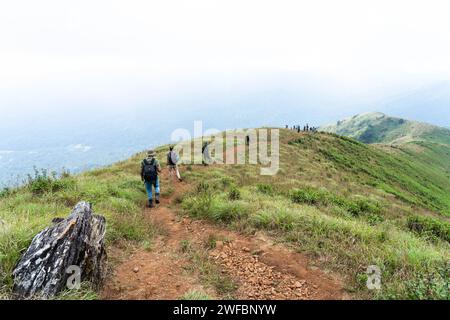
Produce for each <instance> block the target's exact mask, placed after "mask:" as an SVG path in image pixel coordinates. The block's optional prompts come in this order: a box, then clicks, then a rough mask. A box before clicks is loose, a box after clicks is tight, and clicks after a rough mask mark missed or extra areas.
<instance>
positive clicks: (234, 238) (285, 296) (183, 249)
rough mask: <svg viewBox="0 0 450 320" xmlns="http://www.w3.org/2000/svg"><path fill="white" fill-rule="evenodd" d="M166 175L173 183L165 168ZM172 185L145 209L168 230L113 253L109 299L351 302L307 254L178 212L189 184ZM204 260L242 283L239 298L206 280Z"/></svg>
mask: <svg viewBox="0 0 450 320" xmlns="http://www.w3.org/2000/svg"><path fill="white" fill-rule="evenodd" d="M162 177H165V178H167V172H166V170H164V172H163V174H162ZM169 183H170V182H169ZM172 184H173V186H174V189H175V191H174V192H173V193H172V194H171V195H170V196H167V197H163V198H162V199H161V204H159V205H158V206H157V207H156V208H152V209H149V208H146V209H145V210H144V212H143V214H144V215H145V217H146V218H147V219H149V220H150V221H151V222H152V223H153V224H155V225H156V226H158V227H159V228H160V229H162V230H163V232H162V235H160V236H158V237H157V239H155V241H154V242H153V243H152V245H151V249H150V250H144V249H133V250H132V252H131V254H130V253H128V252H126V250H124V249H123V248H119V247H113V248H109V257H110V260H113V261H116V262H117V263H116V264H115V268H114V270H113V271H112V273H111V275H110V276H109V278H108V280H107V281H106V284H105V286H104V289H103V291H102V292H101V298H102V299H110V300H122V299H124V300H125V299H126V300H177V299H180V298H182V297H183V296H184V295H185V294H187V293H189V292H201V293H204V294H207V295H208V296H209V297H210V298H213V299H239V300H310V299H312V300H322V299H331V300H340V299H345V293H344V290H343V288H342V283H341V282H340V281H339V280H337V279H336V278H335V277H334V278H333V277H332V276H331V275H328V274H325V273H324V272H322V271H320V270H319V269H317V268H315V267H311V266H310V265H309V263H308V258H307V257H306V256H304V255H302V254H299V253H296V252H293V251H292V250H290V249H288V248H287V247H285V246H283V245H280V244H275V243H274V242H273V241H271V239H270V238H269V237H267V236H265V235H264V234H263V233H257V234H255V235H254V236H247V235H242V234H239V233H237V232H233V231H230V230H226V229H222V228H220V227H219V226H216V225H212V224H211V223H208V222H206V221H201V220H192V219H190V218H187V217H183V216H181V215H179V214H177V213H176V210H175V199H177V197H178V196H179V195H182V194H183V193H184V192H187V191H188V190H189V188H190V186H189V185H188V184H186V183H184V182H182V183H180V182H175V180H173V182H172ZM210 239H215V240H214V243H215V245H214V246H211V247H209V248H208V247H207V244H208V243H209V242H210V241H211V240H210ZM192 252H201V253H203V256H204V257H205V259H206V262H205V261H203V260H205V259H203V260H200V262H199V261H197V260H195V261H193V259H192ZM199 263H203V264H205V263H207V264H211V265H213V266H214V267H215V268H216V269H217V273H218V275H216V279H220V278H221V277H222V276H223V277H227V278H229V279H231V280H232V283H233V284H234V285H235V287H234V289H233V292H232V294H231V295H230V293H227V294H224V292H221V291H222V290H220V285H219V287H218V288H217V287H215V286H212V285H210V284H209V283H208V282H205V281H204V279H203V278H204V276H203V275H202V271H201V270H202V267H204V265H199ZM219 281H220V280H219Z"/></svg>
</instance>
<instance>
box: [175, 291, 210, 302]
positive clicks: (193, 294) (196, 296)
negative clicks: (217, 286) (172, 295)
mask: <svg viewBox="0 0 450 320" xmlns="http://www.w3.org/2000/svg"><path fill="white" fill-rule="evenodd" d="M180 300H186V301H196V300H198V301H201V300H212V298H211V297H210V296H208V295H207V294H206V293H203V292H198V291H189V292H187V293H185V294H184V295H183V296H182V297H181V299H180Z"/></svg>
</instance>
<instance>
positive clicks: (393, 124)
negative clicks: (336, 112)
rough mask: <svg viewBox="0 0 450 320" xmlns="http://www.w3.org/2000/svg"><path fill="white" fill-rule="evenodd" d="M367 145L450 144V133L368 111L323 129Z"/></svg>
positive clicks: (425, 124)
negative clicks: (425, 142) (423, 142)
mask: <svg viewBox="0 0 450 320" xmlns="http://www.w3.org/2000/svg"><path fill="white" fill-rule="evenodd" d="M320 130H321V131H324V132H330V133H336V134H339V135H343V136H347V137H350V138H354V139H357V140H359V141H361V142H364V143H383V144H391V145H400V144H405V143H408V142H417V141H427V142H434V143H443V144H447V145H448V144H450V130H449V129H447V128H444V127H439V126H435V125H432V124H429V123H425V122H418V121H412V120H406V119H403V118H398V117H392V116H388V115H386V114H384V113H382V112H366V113H361V114H357V115H355V116H353V117H348V118H345V119H343V120H339V121H337V122H336V123H334V124H328V125H325V126H322V127H320Z"/></svg>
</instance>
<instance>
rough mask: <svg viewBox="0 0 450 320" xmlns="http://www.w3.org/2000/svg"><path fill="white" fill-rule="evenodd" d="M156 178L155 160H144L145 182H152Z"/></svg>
mask: <svg viewBox="0 0 450 320" xmlns="http://www.w3.org/2000/svg"><path fill="white" fill-rule="evenodd" d="M157 178H158V168H157V167H156V160H155V159H152V161H151V162H148V160H147V159H145V160H144V180H145V181H147V182H154V181H156V179H157Z"/></svg>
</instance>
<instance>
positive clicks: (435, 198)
mask: <svg viewBox="0 0 450 320" xmlns="http://www.w3.org/2000/svg"><path fill="white" fill-rule="evenodd" d="M368 119H371V121H368ZM344 125H345V127H346V128H347V129H346V130H348V131H345V132H344V131H339V133H341V134H344V133H346V134H348V135H350V134H351V132H350V128H353V129H354V130H357V129H358V128H359V129H360V130H361V132H358V133H356V134H355V135H354V136H355V137H361V136H363V137H365V136H366V137H370V139H369V138H367V139H368V140H367V141H370V142H377V144H374V145H370V144H364V143H361V142H359V141H357V140H354V139H352V138H348V137H344V136H341V135H337V134H335V133H326V132H322V133H304V132H301V133H297V132H296V131H292V130H285V129H282V130H280V171H279V172H278V174H277V175H276V176H261V175H260V174H259V172H260V171H259V169H260V167H259V166H256V165H250V164H244V165H211V166H202V165H186V166H182V175H183V177H184V180H185V182H184V184H183V186H182V188H181V186H180V185H177V184H174V183H173V182H170V180H169V179H168V177H167V176H166V175H164V176H163V179H162V183H161V185H162V188H163V192H162V197H163V206H164V207H163V208H161V209H162V210H164V211H161V213H163V212H166V214H167V213H168V212H170V214H171V215H173V218H170V219H168V220H167V221H159V222H158V223H154V222H153V220H152V219H149V215H148V214H143V208H144V205H145V201H146V195H145V191H144V188H143V186H142V184H141V182H140V177H139V174H138V172H139V163H140V160H141V159H142V158H143V157H144V153H140V154H136V155H134V156H133V157H131V158H130V159H129V160H126V161H122V162H119V163H116V164H114V165H111V166H108V167H105V168H102V169H95V170H91V171H88V172H85V173H81V174H78V175H69V174H65V175H63V176H62V177H59V178H53V177H49V176H47V175H45V174H43V173H37V174H36V176H35V177H34V178H33V179H31V180H30V181H29V182H28V184H27V185H25V186H23V187H21V188H18V189H9V190H4V191H3V192H2V193H1V194H0V222H2V224H1V225H0V227H1V228H0V296H1V295H3V297H8V296H9V295H10V290H11V287H12V281H13V280H12V278H11V270H12V268H13V267H14V264H15V263H16V261H17V260H18V258H19V257H20V255H21V253H22V252H23V250H24V249H25V248H26V247H27V246H28V244H29V243H30V241H31V239H32V238H33V236H34V235H35V234H36V233H37V232H38V231H39V230H41V229H42V228H43V227H45V226H47V225H49V224H50V223H51V220H52V219H53V218H54V217H58V216H64V214H65V213H67V212H69V211H70V209H71V207H72V206H73V205H74V204H76V203H77V202H78V201H81V200H84V201H89V202H91V203H93V204H94V208H95V210H96V212H98V213H101V214H103V215H105V216H106V218H107V222H108V227H107V241H108V250H109V251H111V252H113V258H114V259H112V261H111V267H112V269H113V270H119V271H120V270H123V269H124V268H125V269H127V268H128V269H129V266H130V265H131V266H132V264H133V263H134V262H133V261H134V260H133V259H136V258H135V255H133V253H136V252H138V253H139V252H144V253H142V254H141V256H139V257H140V258H139V259H141V260H139V263H142V261H143V260H142V259H144V258H142V257H148V255H157V257H160V256H158V254H164V256H165V257H167V256H172V257H175V256H181V258H180V259H183V261H185V262H184V263H186V264H187V265H186V267H185V268H184V269H183V270H184V271H186V270H191V272H192V273H191V275H192V277H195V279H196V280H195V281H198V282H200V283H201V284H202V286H203V287H204V288H205V290H206V291H207V292H208V293H210V296H211V294H212V296H214V297H217V298H219V299H221V298H224V299H226V298H228V299H229V298H238V297H240V296H239V294H238V293H239V292H240V291H242V290H244V289H243V288H245V287H243V286H244V284H243V282H242V281H243V280H242V279H239V277H235V276H234V275H236V274H239V273H238V272H237V273H233V272H231V271H230V272H228V271H227V270H228V269H226V268H225V267H226V266H227V263H229V261H228V262H225V264H224V265H225V267H223V266H222V265H217V264H216V263H215V262H214V261H215V260H214V259H212V258H211V255H212V254H213V253H214V252H215V251H214V250H220V248H221V247H222V246H223V245H224V243H225V244H226V243H228V241H230V240H229V239H227V238H220V239H219V238H217V235H216V236H215V235H211V236H210V238H208V240H207V241H206V242H201V243H197V242H196V241H194V240H195V235H194V233H189V232H188V233H184V234H183V237H186V238H183V239H177V240H176V241H179V242H174V241H175V240H173V239H172V240H171V238H170V237H169V238H168V236H167V234H168V232H169V231H170V230H172V229H173V228H175V230H178V229H176V228H180V229H179V230H185V229H186V226H185V225H183V223H184V222H185V219H192V220H194V221H196V220H198V221H199V222H201V223H206V224H211V225H214V226H215V228H219V230H224V232H225V231H227V232H234V234H240V235H243V236H245V237H246V238H248V239H261V238H262V239H265V243H281V244H282V245H283V246H284V247H285V248H287V249H288V250H291V251H292V252H297V253H300V254H302V255H305V256H306V257H308V260H309V261H310V262H309V266H310V267H308V268H309V269H313V268H314V269H320V270H321V271H322V272H324V273H326V274H330V275H331V274H332V275H335V276H337V277H338V278H339V279H341V281H342V283H343V287H344V288H345V291H346V294H347V295H348V297H349V298H371V299H448V298H449V297H450V294H449V292H448V277H447V275H448V272H449V269H448V268H449V266H448V265H447V264H446V263H447V262H448V261H449V259H450V254H449V252H450V250H449V249H450V219H449V217H450V168H449V163H450V161H448V157H449V154H450V147H449V145H447V144H445V141H446V139H448V137H447V136H446V131H440V130H438V129H435V128H433V127H429V126H425V125H421V126H417V125H415V124H414V123H408V122H407V121H401V120H399V119H394V118H389V117H386V116H384V115H381V114H365V115H361V116H358V117H355V118H354V119H353V121H349V120H347V121H345V122H342V123H341V124H340V125H338V126H339V127H340V128H343V127H344ZM369 127H370V128H372V129H371V130H372V131H373V134H368V135H365V132H367V128H369ZM364 128H366V129H364ZM407 128H408V130H406V129H407ZM414 128H415V130H416V131H414V130H413V129H414ZM330 130H331V129H330ZM342 130H343V129H342ZM434 130H437V131H434ZM430 132H431V133H430ZM438 133H439V134H438ZM405 137H407V138H405ZM387 141H389V142H390V143H386V142H387ZM400 141H402V143H399V142H400ZM381 142H384V143H383V144H381ZM167 151H168V146H161V147H160V148H158V149H157V153H158V157H159V158H160V159H164V158H165V153H166V152H167ZM174 195H176V196H174ZM172 198H173V201H171V202H169V199H172ZM150 216H151V215H150ZM205 228H206V229H207V227H205ZM168 230H169V231H168ZM187 230H189V227H188V229H187ZM201 230H203V229H199V230H198V232H200V233H201ZM216 231H217V230H216ZM215 237H216V238H215ZM164 239H166V240H164ZM161 241H162V243H163V244H167V246H164V245H163V246H162V247H161V246H158V243H160V242H161ZM165 241H166V242H165ZM255 241H256V240H255ZM258 241H259V240H258ZM178 243H179V246H178V247H177V244H178ZM270 246H272V245H270ZM270 246H269V247H270ZM155 247H156V248H162V249H161V250H168V251H170V250H171V251H170V252H162V253H161V252H159V251H158V250H159V249H158V250H157V249H154V248H155ZM266 247H267V245H266ZM266 247H261V248H256V249H255V250H254V253H253V254H254V255H257V254H261V252H264V251H265V250H268V249H267V248H266ZM227 248H232V247H231V246H230V247H227ZM211 250H212V251H211ZM223 250H224V249H223ZM227 250H228V249H227ZM230 250H231V249H230ZM249 250H250V249H249ZM243 251H246V249H245V248H244V249H243ZM117 252H120V254H119V255H118V254H117ZM145 252H149V253H148V254H146V253H145ZM252 252H253V251H252ZM221 254H225V255H226V252H222V253H221ZM240 255H241V253H240ZM261 255H262V256H263V254H261ZM117 256H120V259H119V258H117ZM219 256H220V255H219ZM151 257H154V256H151ZM152 259H153V258H152ZM252 259H253V258H252ZM261 259H263V258H261ZM281 259H282V258H281ZM278 260H279V259H278ZM121 261H126V262H125V263H128V264H124V262H121ZM155 261H159V260H157V259H155ZM136 263H138V262H136ZM370 265H376V266H378V267H379V268H380V270H381V272H382V284H383V287H382V290H379V291H377V290H375V291H372V290H368V288H367V286H366V281H367V274H366V269H367V267H368V266H370ZM159 267H161V268H162V269H161V270H164V267H163V266H159ZM224 268H225V269H224ZM277 268H280V266H278V267H275V269H277ZM309 269H308V270H309ZM279 270H281V269H279ZM184 271H183V272H184ZM180 272H181V271H180ZM247 272H248V270H247ZM255 272H256V271H255ZM280 272H281V271H280ZM283 272H288V271H283ZM132 275H133V272H131V275H129V274H126V276H124V278H125V279H127V278H130V277H131V276H132ZM165 285H167V284H165ZM169 285H170V284H169ZM246 285H251V284H246ZM300 285H301V283H300ZM123 287H124V288H125V289H120V290H127V289H126V286H123ZM318 288H319V289H318V290H320V289H321V286H320V283H319V284H318ZM269 289H270V288H269ZM211 292H212V293H211ZM187 293H188V292H186V294H187ZM123 294H125V293H123ZM67 296H69V297H70V298H77V299H87V298H102V297H103V296H102V295H101V294H100V293H96V292H92V291H91V290H89V287H83V288H82V289H81V290H80V291H78V292H71V293H64V294H63V295H62V297H67ZM189 296H192V295H189ZM201 296H204V294H203V295H201ZM137 298H146V297H140V296H138V297H137ZM147 298H152V296H151V295H150V296H149V297H147ZM247 298H248V297H247Z"/></svg>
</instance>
